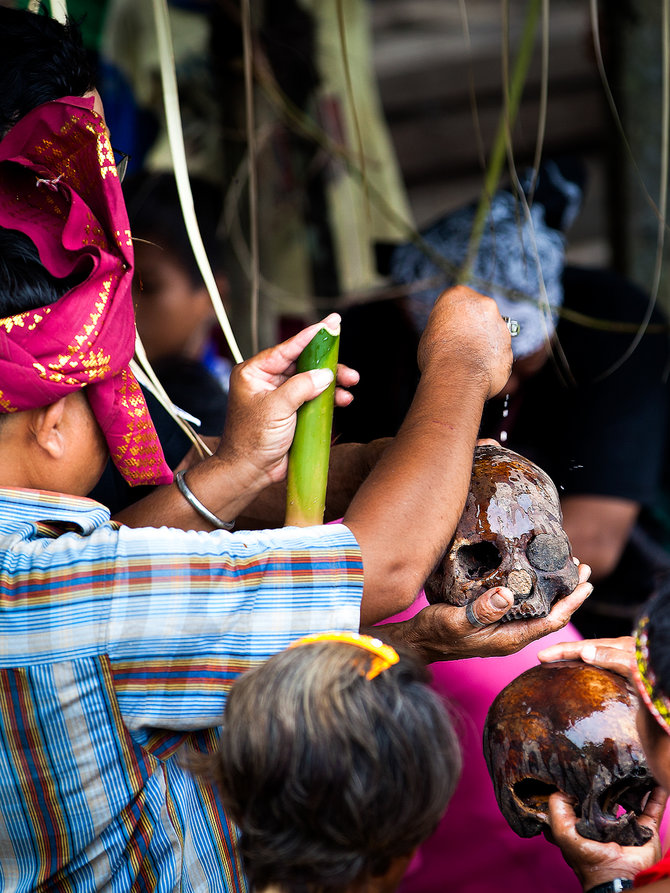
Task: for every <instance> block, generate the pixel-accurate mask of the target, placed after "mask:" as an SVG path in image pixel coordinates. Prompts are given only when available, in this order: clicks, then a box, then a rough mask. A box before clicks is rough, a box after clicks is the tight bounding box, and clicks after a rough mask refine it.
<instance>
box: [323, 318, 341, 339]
mask: <svg viewBox="0 0 670 893" xmlns="http://www.w3.org/2000/svg"><path fill="white" fill-rule="evenodd" d="M341 322H342V317H341V316H340V314H339V313H330V314H329V315H328V316H327V317H326V318H325V319H324V321H323V323H322V326H323V328H324V329H325V330H326V331H327V332H330V334H331V335H339V332H340V323H341Z"/></svg>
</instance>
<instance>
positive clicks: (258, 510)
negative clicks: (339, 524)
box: [237, 437, 391, 530]
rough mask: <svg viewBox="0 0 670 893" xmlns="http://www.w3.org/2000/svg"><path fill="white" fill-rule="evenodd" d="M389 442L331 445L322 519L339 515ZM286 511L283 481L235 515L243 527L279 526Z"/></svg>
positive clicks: (389, 439)
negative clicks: (324, 510)
mask: <svg viewBox="0 0 670 893" xmlns="http://www.w3.org/2000/svg"><path fill="white" fill-rule="evenodd" d="M390 442H391V438H390V437H384V438H380V439H379V440H373V441H371V442H370V443H341V444H334V445H333V447H332V449H331V452H330V467H329V470H328V489H327V491H326V512H325V517H324V520H325V521H335V520H337V519H338V518H341V517H342V516H343V515H344V513H345V512H346V510H347V509H348V508H349V504H350V503H351V500H352V499H353V497H354V495H355V493H356V491H357V490H358V488H359V487H360V485H361V484H362V483H363V481H364V480H365V478H366V477H367V476H368V475H369V474H370V471H371V470H372V469H373V468H374V466H375V464H376V463H377V461H378V460H379V457H380V456H381V455H382V454H383V452H384V450H385V449H386V447H387V446H388V445H389V443H390ZM285 512H286V481H281V482H279V483H277V484H272V485H271V486H269V487H266V489H265V490H263V491H262V492H261V493H260V494H259V495H258V496H257V497H256V499H254V500H253V501H252V502H251V503H250V504H249V505H248V506H247V507H246V509H245V510H244V511H243V512H242V514H241V515H238V517H237V526H238V527H239V528H241V529H243V530H247V529H248V530H257V529H262V528H266V527H281V526H282V524H283V523H284V514H285Z"/></svg>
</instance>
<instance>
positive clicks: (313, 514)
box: [284, 326, 340, 527]
mask: <svg viewBox="0 0 670 893" xmlns="http://www.w3.org/2000/svg"><path fill="white" fill-rule="evenodd" d="M339 346H340V328H339V326H338V327H337V330H336V331H330V330H328V329H326V328H322V329H319V331H318V332H317V333H316V335H315V336H314V338H312V340H311V341H310V343H309V344H308V345H307V347H306V348H305V349H304V350H303V352H302V353H301V354H300V356H299V357H298V362H297V371H298V372H307V371H308V370H310V369H330V370H331V371H332V373H333V381H332V383H331V384H330V385H328V387H327V388H326V390H325V391H323V392H322V393H321V394H319V396H318V397H315V398H314V399H313V400H310V401H309V402H307V403H304V404H303V405H302V406H301V407H300V409H299V410H298V418H297V422H296V427H295V436H294V438H293V443H292V444H291V449H290V451H289V454H288V477H287V486H286V520H285V522H284V523H285V525H286V526H287V527H309V526H310V525H312V524H323V513H324V509H325V506H326V484H327V482H328V462H329V459H330V438H331V432H332V427H333V406H334V402H335V377H336V375H337V354H338V350H339Z"/></svg>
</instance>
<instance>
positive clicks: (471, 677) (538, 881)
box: [391, 594, 581, 893]
mask: <svg viewBox="0 0 670 893" xmlns="http://www.w3.org/2000/svg"><path fill="white" fill-rule="evenodd" d="M426 604H427V602H426V599H425V596H424V595H423V594H421V596H420V597H419V598H418V599H417V601H416V602H415V603H414V605H412V607H411V608H409V609H408V610H407V611H405V612H403V613H402V614H398V615H397V616H395V617H393V618H391V619H392V620H405V619H407V618H408V617H411V616H413V615H414V614H415V613H416V612H417V611H419V610H420V609H421V608H423V607H425V606H426ZM580 638H581V636H580V635H579V633H578V632H577V630H576V629H575V628H574V627H573V626H571V625H569V626H567V627H565V629H562V630H560V631H559V632H558V633H553V634H552V635H550V636H546V637H545V638H544V639H541V640H540V641H539V642H534V643H533V644H531V645H528V646H526V648H524V649H523V651H521V652H519V653H517V654H512V655H509V656H508V657H487V658H471V659H469V660H455V661H446V662H444V663H436V664H433V665H432V667H431V669H432V673H433V686H432V687H433V688H434V690H435V691H437V692H438V693H439V694H440V695H442V696H443V697H444V698H445V699H446V700H447V701H448V703H449V704H450V705H451V707H452V711H453V712H454V713H455V714H456V718H457V721H458V719H459V718H460V720H461V721H460V723H459V725H458V733H459V738H460V740H461V744H462V748H463V775H462V777H461V780H460V781H459V784H458V787H457V789H456V792H455V794H454V796H453V798H452V800H451V803H450V804H449V809H448V810H447V813H446V815H445V817H444V818H443V819H442V821H441V822H440V825H439V826H438V828H437V830H436V831H435V833H434V834H433V835H432V837H430V838H429V839H428V840H427V841H426V842H425V843H424V844H423V845H422V846H421V847H420V848H419V851H418V853H417V855H416V856H415V858H414V860H413V861H412V863H411V865H410V867H409V869H408V871H407V874H406V875H405V878H404V880H403V882H402V884H401V886H400V888H399V891H400V893H438V891H441V890H457V891H458V893H491V890H501V891H507V890H513V891H514V893H537V891H538V890H542V893H570V891H574V893H579V891H581V885H580V884H579V883H578V881H577V879H576V877H575V875H574V874H573V872H572V870H571V869H570V868H568V866H567V864H566V863H565V861H564V860H563V857H562V856H561V853H560V850H559V849H558V847H555V846H552V845H551V844H549V843H547V841H546V840H545V839H544V837H543V836H541V835H540V836H539V837H531V838H521V837H518V836H517V835H516V834H515V833H514V831H512V829H511V828H510V827H509V825H508V824H507V822H506V821H505V819H504V818H503V816H502V813H501V812H500V810H499V808H498V804H497V802H496V799H495V794H494V793H493V784H492V782H491V779H490V777H489V773H488V770H487V768H486V762H485V761H484V756H483V753H482V733H483V729H484V721H485V719H486V713H487V711H488V708H489V706H490V704H491V702H492V701H493V699H494V698H495V696H496V695H497V694H498V692H499V691H501V690H502V689H503V688H504V687H505V686H506V685H507V684H508V683H509V682H511V681H512V679H514V678H515V677H516V676H518V675H519V673H522V672H523V671H524V670H527V669H529V668H530V667H532V666H535V665H536V664H537V657H536V655H537V652H538V651H540V650H541V649H542V648H544V647H546V646H547V645H550V644H552V643H554V642H567V641H574V640H576V639H580Z"/></svg>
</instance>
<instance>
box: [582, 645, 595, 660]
mask: <svg viewBox="0 0 670 893" xmlns="http://www.w3.org/2000/svg"><path fill="white" fill-rule="evenodd" d="M595 659H596V646H595V645H584V647H583V648H582V660H595Z"/></svg>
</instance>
